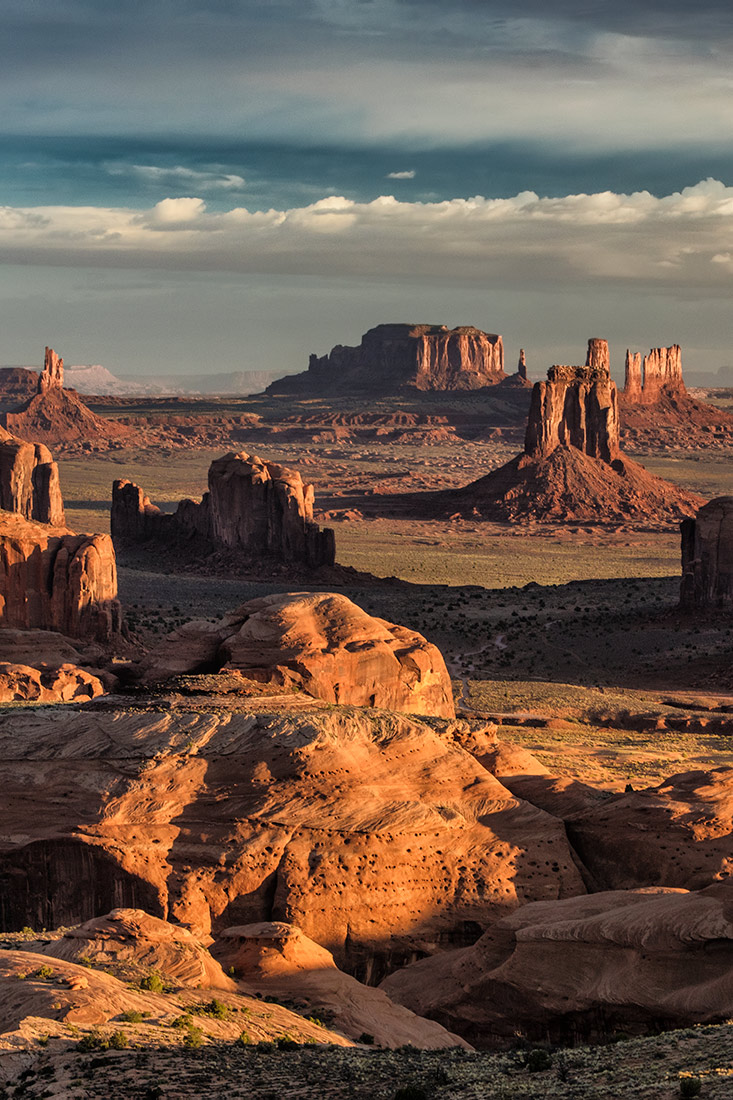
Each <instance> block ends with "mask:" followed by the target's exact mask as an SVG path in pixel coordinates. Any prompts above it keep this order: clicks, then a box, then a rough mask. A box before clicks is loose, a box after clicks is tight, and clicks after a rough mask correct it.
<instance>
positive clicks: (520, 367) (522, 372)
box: [517, 348, 527, 382]
mask: <svg viewBox="0 0 733 1100" xmlns="http://www.w3.org/2000/svg"><path fill="white" fill-rule="evenodd" d="M517 374H518V375H519V377H520V378H523V379H524V381H525V382H526V381H527V357H526V356H525V354H524V348H520V349H519V362H518V363H517Z"/></svg>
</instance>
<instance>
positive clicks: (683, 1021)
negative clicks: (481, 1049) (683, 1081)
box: [381, 883, 733, 1045]
mask: <svg viewBox="0 0 733 1100" xmlns="http://www.w3.org/2000/svg"><path fill="white" fill-rule="evenodd" d="M732 967H733V886H731V885H730V884H727V883H726V884H722V883H720V884H717V885H715V886H709V887H707V888H706V889H704V890H701V891H700V892H699V893H687V891H685V890H673V889H669V888H664V887H659V888H656V889H646V890H638V891H631V890H628V891H616V892H603V893H597V894H591V895H589V896H587V897H577V898H568V899H566V900H563V901H553V902H542V901H540V902H535V903H532V904H530V905H525V906H523V907H522V908H521V909H518V910H517V911H516V912H515V913H512V914H511V915H509V916H505V917H502V918H501V919H500V920H499V921H498V923H497V924H496V925H495V926H494V927H493V928H491V929H490V930H489V931H487V932H486V933H484V935H483V936H482V937H481V938H480V939H479V940H478V941H477V943H476V944H474V945H473V946H472V947H468V948H465V949H464V950H461V951H450V952H446V953H445V954H443V955H436V956H434V957H433V958H431V959H426V960H424V961H422V962H417V963H415V964H413V965H412V966H409V967H407V968H406V969H404V970H400V971H397V972H396V973H394V974H392V975H390V976H389V977H388V978H387V979H386V980H385V981H384V982H383V983H382V987H381V988H382V989H384V991H385V992H386V993H388V994H389V996H390V997H391V998H392V999H393V1000H396V1001H397V1002H399V1003H400V1004H404V1005H406V1006H407V1007H410V1008H412V1010H413V1011H414V1012H419V1013H421V1014H424V1015H429V1016H432V1017H434V1018H435V1019H437V1020H439V1021H440V1022H441V1023H443V1025H444V1026H446V1027H449V1028H453V1029H455V1030H457V1031H458V1032H459V1033H460V1034H462V1035H464V1036H465V1037H466V1038H468V1039H469V1040H470V1041H472V1042H475V1043H478V1044H480V1045H483V1044H485V1043H486V1042H487V1041H489V1042H491V1041H492V1040H494V1041H495V1040H496V1038H497V1036H501V1037H504V1038H505V1039H509V1038H512V1037H513V1036H515V1035H516V1032H517V1029H521V1032H522V1033H523V1034H525V1035H527V1036H529V1037H531V1038H534V1039H546V1038H547V1037H548V1036H550V1037H551V1039H552V1040H553V1041H559V1042H563V1041H564V1042H567V1041H568V1040H573V1039H574V1040H576V1041H577V1040H578V1039H586V1040H587V1039H589V1038H590V1039H599V1038H605V1037H607V1036H609V1035H612V1034H613V1032H614V1031H615V1030H617V1029H622V1030H624V1031H627V1032H628V1031H642V1032H643V1031H645V1030H646V1029H647V1028H648V1027H649V1026H650V1025H654V1026H655V1027H659V1026H660V1025H663V1026H666V1027H674V1026H677V1027H679V1026H684V1027H689V1026H690V1023H692V1022H694V1023H702V1022H704V1021H716V1020H721V1019H726V1018H727V1017H728V1016H729V1015H730V1011H731V1007H732V1006H733V985H731V977H730V974H731V968H732Z"/></svg>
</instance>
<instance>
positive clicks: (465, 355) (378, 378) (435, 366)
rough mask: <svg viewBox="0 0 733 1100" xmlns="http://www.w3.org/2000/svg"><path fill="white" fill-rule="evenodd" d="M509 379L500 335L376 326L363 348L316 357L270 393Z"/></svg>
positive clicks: (475, 385)
mask: <svg viewBox="0 0 733 1100" xmlns="http://www.w3.org/2000/svg"><path fill="white" fill-rule="evenodd" d="M505 377H506V375H505V374H504V345H503V342H502V339H501V336H498V335H496V334H493V333H487V332H482V331H481V330H480V329H477V328H473V327H471V326H466V327H463V328H455V329H448V328H446V326H445V325H377V327H376V328H373V329H370V330H369V331H368V332H367V333H365V334H364V336H363V337H362V341H361V344H359V346H358V347H355V348H354V347H344V346H343V345H341V344H337V345H336V347H334V348H333V349H332V351H331V352H330V354H329V355H324V356H321V357H318V356H316V355H311V357H310V363H309V365H308V370H307V371H306V372H305V373H304V374H296V375H291V376H289V377H287V378H280V379H278V380H277V381H276V382H273V383H272V385H271V386H268V390H267V392H268V393H311V392H312V393H324V392H325V393H332V392H334V391H336V392H342V393H347V392H351V391H362V392H369V393H380V394H381V393H392V392H394V391H395V390H399V389H402V388H404V387H406V386H407V387H412V388H414V389H418V390H475V389H480V388H481V387H482V386H493V385H495V384H496V383H497V382H501V381H502V379H503V378H505Z"/></svg>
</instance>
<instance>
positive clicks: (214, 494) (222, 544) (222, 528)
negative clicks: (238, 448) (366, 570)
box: [111, 452, 336, 567]
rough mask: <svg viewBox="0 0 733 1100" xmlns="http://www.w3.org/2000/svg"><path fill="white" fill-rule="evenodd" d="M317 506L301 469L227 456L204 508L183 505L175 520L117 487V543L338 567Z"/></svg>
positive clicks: (212, 478) (136, 490)
mask: <svg viewBox="0 0 733 1100" xmlns="http://www.w3.org/2000/svg"><path fill="white" fill-rule="evenodd" d="M313 500H314V492H313V486H312V485H309V484H306V483H304V482H303V480H302V478H301V476H300V473H299V472H298V471H297V470H292V469H289V468H288V467H286V466H278V465H277V464H276V463H274V462H264V461H263V460H262V459H261V458H258V457H257V456H256V455H248V454H244V453H243V452H242V453H241V454H234V453H229V454H226V455H224V456H223V457H222V458H218V459H216V460H215V461H214V462H212V464H211V466H210V467H209V491H208V493H205V494H204V497H203V499H202V500H201V502H200V503H197V502H196V501H193V500H182V501H181V502H180V504H179V505H178V508H177V510H176V511H175V512H174V513H170V514H166V513H163V512H161V511H160V509H159V508H156V506H155V505H153V504H151V502H150V500H149V498H148V497H147V496H146V495H145V493H144V492H143V490H142V489H141V488H140V487H139V486H137V485H135V484H133V483H132V482H130V481H126V480H121V481H115V483H114V485H113V488H112V515H111V530H112V537H113V539H114V540H115V542H117V543H119V544H120V545H125V544H127V545H135V544H138V543H141V542H146V541H149V540H157V541H161V542H167V543H169V544H171V545H173V546H175V544H176V543H181V542H184V543H185V542H192V541H193V542H195V541H197V540H198V541H200V542H202V543H205V544H208V545H209V546H211V547H215V548H219V549H225V550H232V551H237V552H241V553H243V554H245V555H249V556H251V557H268V558H270V559H274V560H276V561H280V562H297V563H301V564H305V565H308V566H312V567H318V566H321V565H333V563H334V560H335V555H336V548H335V540H334V533H333V531H332V530H331V529H330V528H324V529H321V528H320V527H319V526H318V524H316V523H314V521H313Z"/></svg>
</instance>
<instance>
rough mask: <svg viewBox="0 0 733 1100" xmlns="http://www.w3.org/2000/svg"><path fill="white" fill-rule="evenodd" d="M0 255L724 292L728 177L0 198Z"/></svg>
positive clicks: (732, 232)
mask: <svg viewBox="0 0 733 1100" xmlns="http://www.w3.org/2000/svg"><path fill="white" fill-rule="evenodd" d="M0 248H2V252H3V255H4V257H5V258H6V261H8V262H13V261H15V262H22V263H49V262H52V263H54V264H61V263H66V264H71V265H74V264H76V265H89V264H93V265H103V266H107V267H116V266H125V267H135V266H137V267H140V268H149V267H156V266H157V267H160V268H168V269H175V270H190V271H196V270H198V271H211V270H220V271H235V272H251V273H257V272H261V273H278V274H286V275H300V274H315V275H323V274H329V275H339V276H344V277H348V276H349V275H355V276H370V277H379V278H394V277H397V278H411V279H425V278H428V279H432V278H436V279H437V278H440V279H445V278H452V279H460V280H462V281H464V282H473V283H474V284H477V285H482V286H490V285H493V286H502V287H506V286H514V287H516V288H519V289H521V288H522V287H527V286H534V287H538V286H546V287H548V288H552V290H553V291H554V292H557V291H558V290H559V289H561V288H562V287H567V288H568V290H572V288H574V287H575V288H578V287H584V286H587V285H590V284H593V285H604V284H605V285H606V286H608V285H611V284H613V285H626V286H627V287H630V286H633V287H635V288H639V289H640V290H643V289H644V288H648V289H650V290H653V291H654V292H655V293H658V292H663V291H664V288H665V287H666V288H669V289H670V290H671V291H672V292H673V293H678V292H679V291H680V290H681V289H682V290H686V291H687V292H692V293H697V292H699V291H703V290H704V291H705V292H706V293H712V294H716V293H721V294H729V293H730V289H731V288H730V264H729V263H728V256H729V254H733V187H727V186H725V185H724V184H723V183H721V182H719V181H716V180H705V181H702V182H700V183H698V184H697V185H695V186H694V187H688V188H685V189H684V190H683V191H682V192H677V193H675V194H671V195H667V196H663V197H661V198H657V197H655V196H653V195H651V194H650V193H649V192H647V191H640V192H636V193H634V194H629V195H625V194H615V193H613V192H610V191H605V192H601V193H598V194H590V195H586V194H578V195H566V196H563V197H560V198H541V197H539V196H538V195H537V194H535V193H534V192H532V191H525V192H521V193H520V194H518V195H515V196H513V197H511V198H506V199H486V198H482V197H481V196H475V197H474V198H470V199H463V198H459V199H451V200H447V201H443V202H433V203H425V202H401V201H399V200H397V199H396V198H394V197H393V196H381V197H380V198H378V199H375V200H374V201H372V202H368V203H358V202H354V201H353V200H351V199H348V198H344V197H341V196H327V197H324V198H322V199H319V200H318V201H317V202H314V203H312V204H310V205H308V206H303V207H297V208H293V209H289V210H274V209H273V210H266V211H250V210H248V209H246V208H245V207H235V208H233V209H231V210H229V211H226V212H224V213H220V212H216V211H209V210H208V209H207V207H206V204H205V202H204V200H203V199H201V198H196V197H185V198H166V199H163V200H162V201H161V202H159V203H157V204H156V205H155V206H154V207H153V208H152V209H151V210H148V211H146V212H144V213H142V214H141V213H140V212H139V211H136V210H130V209H126V208H99V207H63V206H57V207H39V208H13V207H5V208H1V209H0Z"/></svg>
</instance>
